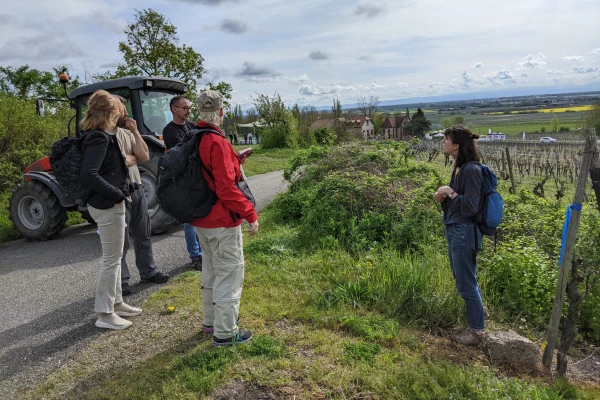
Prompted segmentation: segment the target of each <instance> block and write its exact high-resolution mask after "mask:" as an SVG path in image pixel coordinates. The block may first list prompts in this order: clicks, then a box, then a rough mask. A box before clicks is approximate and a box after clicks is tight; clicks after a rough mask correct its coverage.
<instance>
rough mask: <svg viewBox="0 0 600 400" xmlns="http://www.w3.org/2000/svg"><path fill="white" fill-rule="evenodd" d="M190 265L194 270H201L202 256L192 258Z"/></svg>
mask: <svg viewBox="0 0 600 400" xmlns="http://www.w3.org/2000/svg"><path fill="white" fill-rule="evenodd" d="M190 266H191V267H192V268H193V269H195V270H198V271H202V256H201V255H199V256H198V257H194V258H192V262H191V263H190Z"/></svg>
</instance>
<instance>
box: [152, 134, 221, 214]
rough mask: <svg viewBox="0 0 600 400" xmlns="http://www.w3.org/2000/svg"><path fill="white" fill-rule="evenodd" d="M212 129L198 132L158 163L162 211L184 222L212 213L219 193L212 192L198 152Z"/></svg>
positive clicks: (162, 157)
mask: <svg viewBox="0 0 600 400" xmlns="http://www.w3.org/2000/svg"><path fill="white" fill-rule="evenodd" d="M209 133H214V134H216V135H219V133H218V132H216V131H214V130H212V129H194V130H192V131H190V132H188V133H187V134H186V135H185V136H184V137H183V138H182V139H181V141H180V142H179V143H178V144H177V145H176V146H175V147H173V148H171V149H170V150H169V151H167V152H166V153H165V154H164V155H163V156H161V158H160V160H158V175H157V197H158V202H159V203H160V206H161V207H162V209H163V210H164V211H165V212H166V213H168V214H169V215H171V216H172V217H174V218H176V219H177V220H179V221H181V222H192V221H193V220H195V219H197V218H200V217H204V216H206V215H208V213H210V210H211V209H212V206H213V205H214V204H215V203H216V202H217V194H216V193H215V192H214V191H213V190H211V189H210V187H209V186H208V182H207V181H206V179H205V178H204V174H203V173H202V170H206V171H207V172H208V175H209V176H210V177H211V178H212V174H211V173H210V172H209V171H208V170H207V169H206V168H205V167H204V165H203V164H202V161H201V160H200V154H199V153H198V146H199V145H200V141H201V140H202V137H203V136H204V135H205V134H209Z"/></svg>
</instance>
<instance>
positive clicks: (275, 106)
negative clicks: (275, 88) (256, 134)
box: [252, 93, 291, 127]
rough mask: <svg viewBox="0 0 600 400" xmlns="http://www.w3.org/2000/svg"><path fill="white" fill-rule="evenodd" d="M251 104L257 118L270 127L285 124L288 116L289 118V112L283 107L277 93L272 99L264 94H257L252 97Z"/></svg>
mask: <svg viewBox="0 0 600 400" xmlns="http://www.w3.org/2000/svg"><path fill="white" fill-rule="evenodd" d="M252 104H253V105H254V109H255V110H256V112H257V113H258V115H259V117H260V118H261V119H262V120H263V121H264V122H265V123H266V124H267V125H269V126H270V127H274V126H277V125H280V124H285V123H286V122H287V121H288V116H291V111H289V110H288V109H287V108H286V107H285V104H284V103H283V100H281V96H280V95H279V94H277V93H275V94H274V95H273V97H272V98H271V97H269V96H268V95H266V94H257V97H252Z"/></svg>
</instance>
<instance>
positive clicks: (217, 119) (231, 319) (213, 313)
mask: <svg viewBox="0 0 600 400" xmlns="http://www.w3.org/2000/svg"><path fill="white" fill-rule="evenodd" d="M198 111H199V117H200V121H199V122H198V125H197V126H198V127H200V128H210V129H212V130H215V131H217V132H219V133H220V135H217V134H207V135H204V136H203V137H202V140H201V141H200V146H199V148H198V151H199V153H200V159H201V160H202V163H203V165H204V167H205V168H206V170H203V173H204V177H205V179H206V181H207V182H208V185H209V186H210V188H211V189H212V190H214V191H215V192H216V194H217V202H216V203H215V204H214V205H213V207H212V209H211V211H210V213H209V214H208V215H207V216H205V217H202V218H198V219H196V220H194V221H192V225H194V226H195V227H196V233H197V234H198V239H199V240H200V243H201V245H202V249H203V250H204V257H203V268H202V308H203V312H204V316H203V320H202V325H203V331H204V332H205V333H212V334H213V342H212V343H213V345H214V346H226V345H232V344H235V343H243V342H247V341H248V340H250V339H251V338H252V332H250V331H247V330H241V329H239V327H238V324H237V323H238V320H239V307H240V299H241V295H242V284H243V281H244V249H243V243H242V229H241V225H242V222H243V220H246V221H248V223H249V224H250V229H249V230H248V233H249V234H250V235H254V234H256V233H258V216H257V214H256V211H255V210H254V206H253V205H252V203H251V202H250V201H249V200H248V199H247V198H246V197H245V196H244V194H243V193H242V191H241V190H240V189H239V187H238V185H237V183H238V182H239V181H241V180H242V179H243V178H242V169H241V165H240V164H241V163H240V157H239V156H238V153H236V151H235V150H234V149H233V147H232V146H231V143H229V141H228V140H227V138H226V137H225V135H224V134H223V132H222V131H221V130H220V128H219V125H221V124H222V123H223V116H224V109H223V97H222V96H221V94H220V93H219V92H216V91H213V90H207V91H205V92H202V93H201V94H200V96H198Z"/></svg>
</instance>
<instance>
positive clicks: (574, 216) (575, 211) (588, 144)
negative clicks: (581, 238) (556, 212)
mask: <svg viewBox="0 0 600 400" xmlns="http://www.w3.org/2000/svg"><path fill="white" fill-rule="evenodd" d="M595 139H596V134H595V131H594V130H593V129H590V130H589V131H588V135H587V136H586V140H585V149H584V151H583V159H582V160H581V169H580V170H579V177H578V178H577V187H576V188H575V197H574V198H573V204H572V205H575V207H572V208H571V221H570V223H569V226H568V228H567V237H566V243H565V251H564V254H563V257H562V263H561V265H560V273H559V276H558V281H557V283H556V292H555V294H554V304H553V305H552V315H551V316H550V324H549V326H548V344H547V345H546V349H545V350H544V356H543V357H542V363H543V364H544V366H545V367H546V368H548V369H549V368H550V366H551V365H552V359H553V357H554V349H555V347H556V338H557V336H558V325H559V323H560V318H561V316H562V309H563V302H564V299H565V291H566V289H567V281H568V279H569V271H570V270H571V262H572V261H573V252H574V249H575V239H576V238H577V230H578V229H579V219H580V217H581V204H582V202H583V199H584V196H585V186H586V183H587V177H588V174H587V173H588V171H589V170H590V167H591V165H592V159H593V158H594V155H595V154H594V153H595V152H596V151H597V147H596V142H595ZM577 206H579V207H577Z"/></svg>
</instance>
